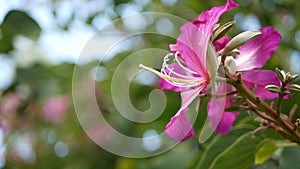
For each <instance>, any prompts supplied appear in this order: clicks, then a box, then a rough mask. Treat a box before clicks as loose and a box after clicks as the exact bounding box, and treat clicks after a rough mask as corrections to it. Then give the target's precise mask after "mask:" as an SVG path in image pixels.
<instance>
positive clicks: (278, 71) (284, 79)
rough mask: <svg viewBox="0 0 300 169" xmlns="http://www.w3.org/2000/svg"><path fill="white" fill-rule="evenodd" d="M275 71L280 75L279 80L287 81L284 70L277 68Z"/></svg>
mask: <svg viewBox="0 0 300 169" xmlns="http://www.w3.org/2000/svg"><path fill="white" fill-rule="evenodd" d="M275 71H276V73H277V76H278V78H279V80H280V81H281V82H285V81H286V74H285V72H284V71H283V70H280V69H278V68H275Z"/></svg>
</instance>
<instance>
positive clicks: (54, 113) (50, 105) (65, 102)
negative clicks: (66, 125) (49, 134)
mask: <svg viewBox="0 0 300 169" xmlns="http://www.w3.org/2000/svg"><path fill="white" fill-rule="evenodd" d="M69 106H70V100H69V98H68V97H67V96H56V97H52V98H50V99H48V100H47V101H46V103H45V105H44V107H43V112H42V118H43V119H44V120H45V121H49V122H62V121H63V120H64V117H65V113H66V112H67V110H68V108H69Z"/></svg>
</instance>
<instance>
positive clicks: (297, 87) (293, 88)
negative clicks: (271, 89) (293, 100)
mask: <svg viewBox="0 0 300 169" xmlns="http://www.w3.org/2000/svg"><path fill="white" fill-rule="evenodd" d="M286 88H287V89H288V90H289V91H291V92H300V85H298V84H291V85H290V86H287V87H286Z"/></svg>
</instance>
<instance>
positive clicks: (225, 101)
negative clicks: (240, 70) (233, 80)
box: [207, 84, 239, 134]
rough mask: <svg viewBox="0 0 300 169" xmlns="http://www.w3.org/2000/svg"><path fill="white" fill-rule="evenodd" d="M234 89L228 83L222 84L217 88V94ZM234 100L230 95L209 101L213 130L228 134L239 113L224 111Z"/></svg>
mask: <svg viewBox="0 0 300 169" xmlns="http://www.w3.org/2000/svg"><path fill="white" fill-rule="evenodd" d="M231 91H232V87H231V86H230V85H227V84H221V85H219V87H218V88H217V91H216V94H217V95H220V94H226V93H229V92H231ZM232 102H233V100H232V99H231V98H230V97H223V98H211V100H210V101H209V102H208V105H207V110H208V117H209V119H210V124H211V128H212V130H214V131H215V132H218V133H220V134H227V133H228V132H229V131H230V129H231V127H232V124H233V122H234V121H235V119H236V118H237V117H238V115H239V113H233V112H224V109H225V108H228V107H230V105H231V104H232Z"/></svg>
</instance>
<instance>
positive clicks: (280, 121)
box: [224, 68, 300, 144]
mask: <svg viewBox="0 0 300 169" xmlns="http://www.w3.org/2000/svg"><path fill="white" fill-rule="evenodd" d="M224 73H225V77H226V78H227V79H228V83H229V84H231V85H232V86H234V87H235V88H236V90H237V91H238V92H239V94H240V95H241V96H243V97H244V98H245V99H247V102H250V103H251V107H253V105H255V106H256V108H257V109H258V111H261V112H264V113H265V114H266V115H267V116H268V117H270V118H271V119H272V122H274V123H275V125H277V126H279V127H280V128H282V130H284V131H285V133H287V134H288V136H286V135H283V136H284V137H285V138H287V139H289V140H290V141H292V142H296V143H298V144H300V133H299V131H297V130H295V129H296V126H295V124H293V123H292V122H291V121H289V120H288V119H286V118H284V116H281V114H280V112H278V111H277V110H274V109H273V108H272V107H271V106H270V105H269V104H267V103H266V102H265V101H263V100H262V99H261V98H260V97H259V96H257V95H256V94H255V93H253V92H252V91H251V90H249V89H248V88H247V87H246V86H245V85H244V84H243V82H242V77H241V74H238V75H237V77H235V76H233V75H232V74H231V73H230V72H229V71H228V69H227V68H224ZM254 112H255V111H254ZM258 115H260V114H258ZM266 120H268V119H266Z"/></svg>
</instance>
